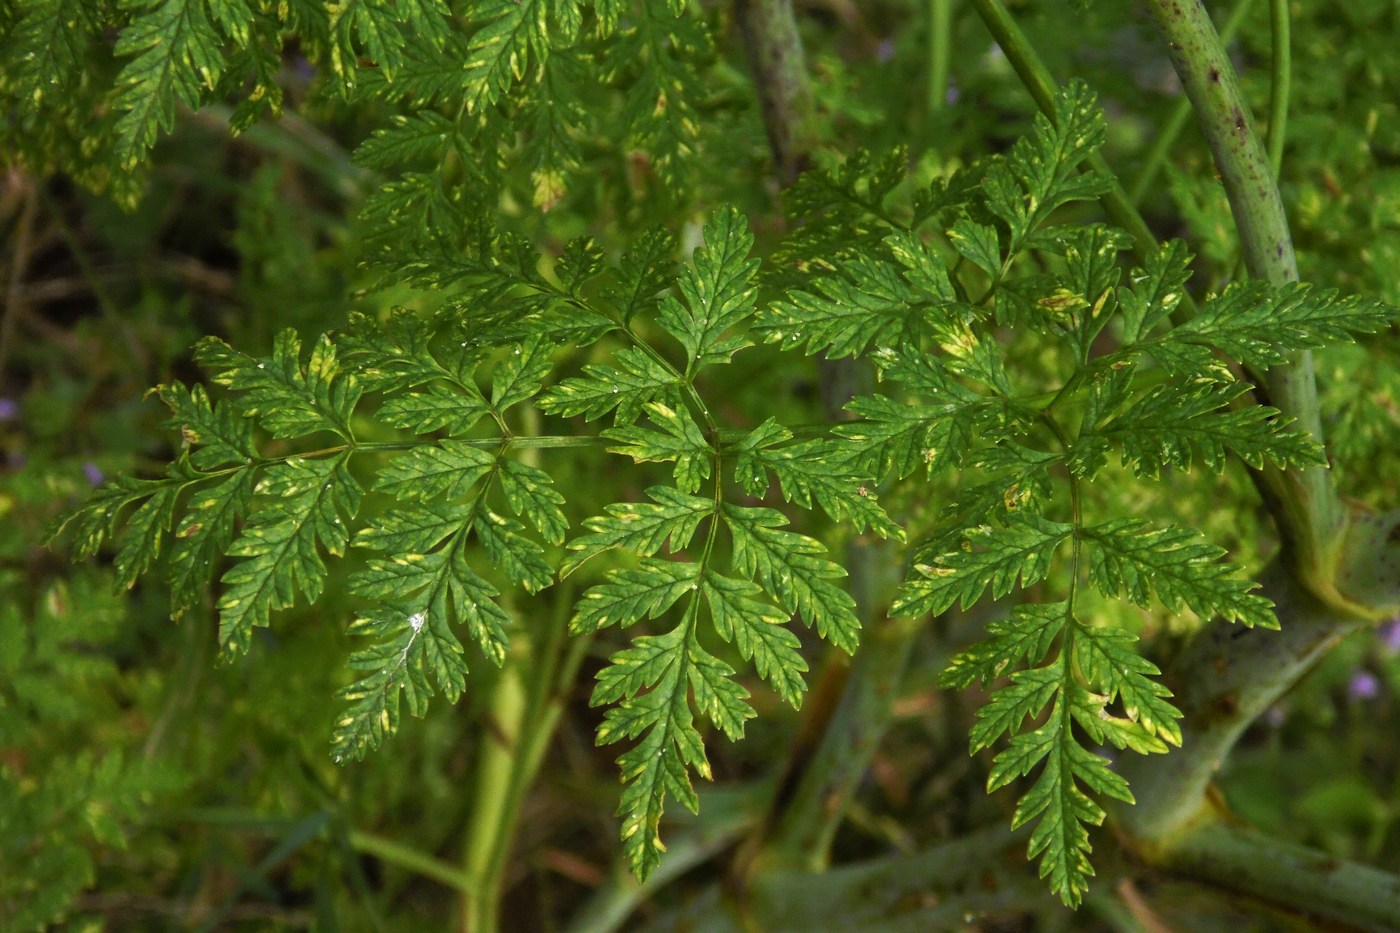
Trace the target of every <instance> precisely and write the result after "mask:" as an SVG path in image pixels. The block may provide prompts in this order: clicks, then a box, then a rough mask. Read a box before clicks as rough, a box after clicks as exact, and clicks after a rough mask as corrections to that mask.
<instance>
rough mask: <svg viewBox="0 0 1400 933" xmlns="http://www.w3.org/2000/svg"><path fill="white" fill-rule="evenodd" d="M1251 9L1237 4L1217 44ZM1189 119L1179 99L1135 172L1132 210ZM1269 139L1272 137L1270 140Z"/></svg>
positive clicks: (1243, 1)
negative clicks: (1140, 167) (1140, 166)
mask: <svg viewBox="0 0 1400 933" xmlns="http://www.w3.org/2000/svg"><path fill="white" fill-rule="evenodd" d="M1252 6H1254V0H1240V2H1239V3H1236V4H1235V6H1234V9H1232V10H1231V11H1230V15H1229V16H1228V17H1227V18H1226V20H1225V25H1223V26H1221V27H1220V41H1221V42H1223V43H1225V44H1226V45H1229V44H1230V40H1232V39H1234V37H1235V33H1237V32H1239V30H1240V25H1241V24H1243V23H1244V18H1245V16H1246V15H1248V13H1249V10H1250V8H1251V7H1252ZM1190 119H1191V101H1190V99H1189V98H1185V97H1183V98H1181V99H1180V100H1179V101H1177V104H1176V106H1175V107H1174V108H1172V113H1171V116H1170V117H1168V118H1167V120H1166V122H1165V123H1163V124H1162V128H1161V130H1160V131H1159V132H1158V133H1157V138H1156V140H1155V141H1154V142H1153V143H1152V148H1151V149H1150V150H1149V151H1148V153H1147V158H1145V159H1143V161H1142V170H1141V171H1139V172H1138V177H1137V180H1136V181H1134V182H1133V188H1132V191H1131V192H1130V193H1129V200H1130V201H1132V204H1133V206H1134V207H1139V206H1141V204H1142V201H1143V199H1144V198H1145V197H1147V193H1148V192H1149V191H1151V190H1152V189H1153V188H1154V187H1155V186H1156V184H1157V176H1158V175H1160V174H1161V172H1162V169H1163V168H1164V167H1165V166H1166V164H1167V158H1168V156H1170V154H1171V150H1172V146H1173V145H1175V144H1176V141H1177V139H1178V138H1179V137H1180V136H1181V131H1182V130H1184V129H1186V124H1187V122H1188V121H1189V120H1190ZM1271 138H1272V137H1271Z"/></svg>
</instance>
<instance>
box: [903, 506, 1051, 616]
mask: <svg viewBox="0 0 1400 933" xmlns="http://www.w3.org/2000/svg"><path fill="white" fill-rule="evenodd" d="M1073 530H1074V529H1073V526H1071V525H1066V524H1063V523H1061V522H1052V521H1049V520H1047V519H1045V518H1042V517H1041V516H1039V515H1036V514H1034V513H1030V512H1015V513H1012V514H1011V515H1010V516H1009V517H1008V519H1007V523H1006V525H1005V526H1004V527H1000V528H996V527H992V526H987V525H983V526H980V527H978V528H973V529H969V531H968V532H967V534H966V537H967V543H968V544H969V545H971V547H970V548H969V549H968V550H962V549H959V550H956V551H951V552H949V553H946V554H943V555H941V556H939V557H938V558H937V560H936V563H934V564H924V565H920V566H918V567H916V568H915V569H916V571H917V572H918V574H919V576H917V577H915V578H912V579H910V580H909V582H907V583H906V584H905V585H904V586H903V588H901V590H900V594H899V597H898V598H897V599H896V601H895V604H894V606H893V607H892V610H891V611H893V612H895V613H898V614H902V615H923V614H924V613H930V612H931V613H940V612H944V611H946V610H947V609H949V608H950V607H951V606H952V605H953V604H954V603H959V604H961V605H962V607H963V608H967V607H968V606H971V605H972V604H973V603H974V602H976V601H977V600H979V599H981V598H982V594H983V593H984V592H986V591H987V590H988V589H990V590H991V592H992V598H993V599H1000V598H1001V597H1003V596H1005V595H1006V594H1007V593H1010V592H1011V590H1012V589H1013V588H1015V586H1016V581H1017V579H1018V578H1019V579H1020V585H1021V586H1022V587H1027V586H1030V585H1031V584H1033V583H1036V582H1038V581H1040V580H1043V579H1045V575H1046V574H1047V573H1048V572H1049V570H1050V561H1051V558H1052V557H1054V554H1055V551H1056V550H1057V549H1058V548H1059V546H1060V545H1061V544H1063V543H1064V542H1065V541H1066V540H1067V539H1068V538H1069V536H1070V534H1071V533H1072V532H1073Z"/></svg>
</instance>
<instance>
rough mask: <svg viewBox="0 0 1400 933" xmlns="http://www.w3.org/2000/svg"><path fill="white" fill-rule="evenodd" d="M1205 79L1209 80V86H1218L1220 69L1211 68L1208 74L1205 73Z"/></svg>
mask: <svg viewBox="0 0 1400 933" xmlns="http://www.w3.org/2000/svg"><path fill="white" fill-rule="evenodd" d="M1206 77H1207V78H1209V79H1210V83H1211V84H1219V83H1220V69H1219V68H1212V69H1211V70H1210V71H1209V72H1207V74H1206Z"/></svg>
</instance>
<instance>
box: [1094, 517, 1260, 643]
mask: <svg viewBox="0 0 1400 933" xmlns="http://www.w3.org/2000/svg"><path fill="white" fill-rule="evenodd" d="M1084 536H1085V538H1086V539H1088V540H1090V541H1092V542H1093V547H1092V548H1091V549H1090V551H1089V579H1090V581H1091V582H1093V583H1094V585H1095V586H1097V587H1099V589H1101V590H1103V591H1104V592H1105V593H1107V594H1109V595H1117V594H1120V593H1121V594H1123V595H1125V596H1127V597H1128V598H1129V599H1131V600H1132V601H1133V602H1134V603H1137V604H1138V605H1139V606H1147V605H1149V604H1150V602H1151V600H1152V597H1153V596H1156V598H1157V599H1159V600H1161V602H1162V604H1163V605H1164V606H1166V607H1167V608H1168V609H1170V610H1172V611H1173V612H1175V611H1177V610H1179V609H1181V608H1182V607H1183V606H1184V607H1186V608H1188V609H1190V610H1191V611H1192V612H1194V613H1196V614H1197V615H1199V616H1201V617H1202V618H1206V619H1209V618H1212V617H1214V616H1217V615H1219V616H1221V617H1223V618H1225V619H1226V620H1227V621H1230V622H1240V623H1242V624H1244V625H1248V626H1255V625H1262V626H1264V627H1265V628H1276V627H1277V626H1278V621H1277V620H1276V619H1275V618H1274V614H1273V604H1272V603H1271V602H1270V601H1269V600H1268V599H1266V598H1264V597H1263V596H1260V595H1258V594H1257V593H1254V592H1253V590H1255V589H1257V584H1254V583H1252V582H1250V581H1249V580H1246V579H1244V578H1242V577H1241V575H1240V571H1239V568H1238V567H1236V566H1234V565H1233V564H1230V563H1228V562H1225V561H1223V560H1222V559H1221V558H1223V557H1224V556H1225V550H1224V548H1220V547H1216V546H1215V545H1212V544H1207V543H1205V542H1204V541H1202V540H1201V538H1200V534H1199V533H1198V532H1195V531H1192V530H1190V529H1188V528H1179V527H1168V528H1153V527H1152V526H1150V525H1149V524H1148V523H1147V522H1145V521H1142V520H1140V519H1135V518H1119V519H1114V520H1112V521H1107V522H1104V523H1103V524H1100V525H1093V526H1090V527H1088V528H1085V529H1084Z"/></svg>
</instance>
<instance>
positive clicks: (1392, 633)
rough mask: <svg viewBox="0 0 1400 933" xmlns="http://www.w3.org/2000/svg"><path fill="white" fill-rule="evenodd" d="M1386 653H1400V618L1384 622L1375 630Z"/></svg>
mask: <svg viewBox="0 0 1400 933" xmlns="http://www.w3.org/2000/svg"><path fill="white" fill-rule="evenodd" d="M1376 634H1377V635H1379V636H1380V640H1381V647H1382V648H1384V649H1385V650H1386V652H1387V653H1388V654H1400V618H1395V619H1391V620H1390V621H1389V622H1386V623H1384V624H1383V625H1382V626H1381V627H1380V629H1378V630H1377V632H1376Z"/></svg>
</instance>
